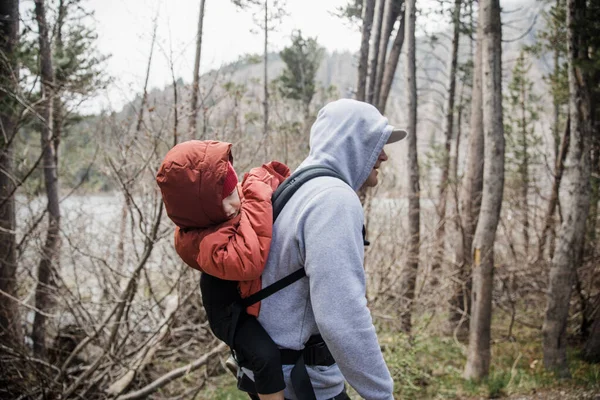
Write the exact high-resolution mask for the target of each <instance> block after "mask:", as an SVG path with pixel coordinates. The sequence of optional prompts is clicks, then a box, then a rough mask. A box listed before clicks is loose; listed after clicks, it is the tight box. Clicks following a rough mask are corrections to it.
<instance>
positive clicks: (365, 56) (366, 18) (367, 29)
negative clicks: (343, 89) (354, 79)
mask: <svg viewBox="0 0 600 400" xmlns="http://www.w3.org/2000/svg"><path fill="white" fill-rule="evenodd" d="M362 7H363V8H362V21H363V25H362V28H361V41H360V58H359V61H358V83H357V84H356V100H358V101H365V91H366V86H367V73H368V67H369V39H370V38H371V28H372V27H373V13H374V11H375V0H363V6H362Z"/></svg>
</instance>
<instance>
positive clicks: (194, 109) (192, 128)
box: [190, 0, 204, 138]
mask: <svg viewBox="0 0 600 400" xmlns="http://www.w3.org/2000/svg"><path fill="white" fill-rule="evenodd" d="M203 22H204V0H200V15H199V16H198V33H197V34H196V58H195V59H194V81H193V83H192V105H191V106H192V110H191V111H192V113H191V115H190V138H194V137H195V136H196V119H197V118H198V91H199V90H200V56H201V55H202V23H203Z"/></svg>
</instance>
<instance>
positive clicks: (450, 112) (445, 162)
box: [431, 0, 462, 283]
mask: <svg viewBox="0 0 600 400" xmlns="http://www.w3.org/2000/svg"><path fill="white" fill-rule="evenodd" d="M461 7H462V0H455V1H454V10H453V12H452V24H453V26H454V27H453V34H452V51H451V55H450V63H449V65H450V66H449V74H448V79H449V82H448V97H447V99H446V110H445V112H446V116H445V125H444V149H443V152H444V153H443V156H442V175H441V178H440V183H439V185H438V204H437V207H436V208H437V214H438V218H439V223H438V226H437V230H436V235H435V236H436V244H435V247H436V248H435V253H434V261H433V264H432V266H431V272H432V275H433V276H434V277H435V276H437V275H438V270H439V269H440V267H441V265H442V260H443V254H444V238H445V234H446V229H445V224H446V204H447V193H448V185H449V177H450V146H451V145H452V135H453V131H454V100H455V97H456V70H457V64H458V45H459V39H460V25H461V21H460V10H461ZM435 282H436V280H434V283H435Z"/></svg>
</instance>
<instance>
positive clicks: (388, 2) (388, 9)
mask: <svg viewBox="0 0 600 400" xmlns="http://www.w3.org/2000/svg"><path fill="white" fill-rule="evenodd" d="M383 1H384V6H383V17H382V20H381V38H380V39H379V53H378V55H377V70H375V71H373V76H374V77H375V86H374V90H373V104H374V105H375V106H377V105H378V103H379V95H380V93H381V80H382V78H383V70H384V68H385V58H386V56H387V48H388V43H389V41H390V36H391V34H392V29H393V28H394V22H395V20H396V19H395V18H394V16H393V12H392V9H393V8H394V0H383Z"/></svg>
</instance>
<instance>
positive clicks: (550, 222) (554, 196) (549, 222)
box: [537, 118, 571, 261]
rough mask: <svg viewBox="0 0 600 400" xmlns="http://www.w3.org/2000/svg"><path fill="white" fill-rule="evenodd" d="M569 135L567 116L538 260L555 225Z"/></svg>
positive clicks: (539, 246)
mask: <svg viewBox="0 0 600 400" xmlns="http://www.w3.org/2000/svg"><path fill="white" fill-rule="evenodd" d="M570 136H571V122H570V118H567V123H566V125H565V133H564V135H563V137H562V139H561V141H560V150H559V153H558V155H557V158H556V165H555V166H554V182H553V183H552V192H551V194H550V200H549V201H548V208H547V209H546V216H545V217H544V229H543V230H542V235H541V236H540V243H539V245H538V252H537V260H538V261H540V260H541V259H542V257H543V256H544V249H545V247H546V241H547V239H548V235H549V233H550V231H551V229H552V227H553V226H554V225H555V220H554V214H556V205H557V203H558V189H559V188H560V181H561V179H562V176H563V171H564V163H565V158H566V157H567V151H568V149H569V138H570Z"/></svg>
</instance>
